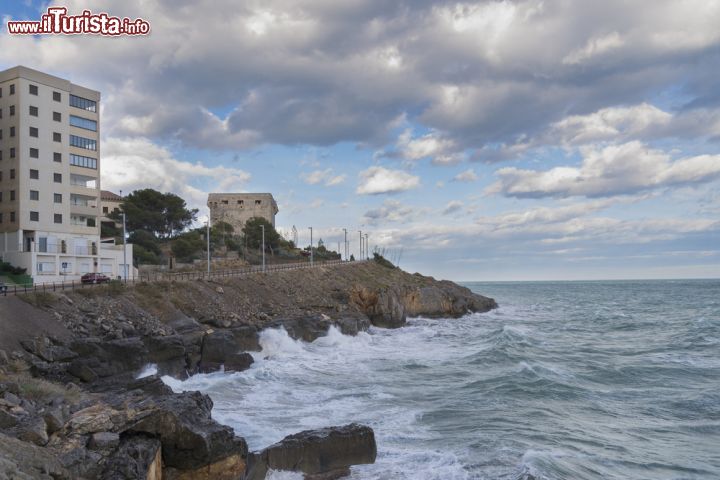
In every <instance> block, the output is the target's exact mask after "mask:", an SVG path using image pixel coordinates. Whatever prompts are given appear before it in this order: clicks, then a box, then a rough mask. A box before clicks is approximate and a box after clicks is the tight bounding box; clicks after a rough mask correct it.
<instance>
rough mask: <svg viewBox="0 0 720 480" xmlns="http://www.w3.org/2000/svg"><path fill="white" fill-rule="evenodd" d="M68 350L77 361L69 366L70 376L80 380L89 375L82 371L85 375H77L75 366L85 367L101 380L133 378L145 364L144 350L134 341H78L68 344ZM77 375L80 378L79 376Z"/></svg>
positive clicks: (78, 369)
mask: <svg viewBox="0 0 720 480" xmlns="http://www.w3.org/2000/svg"><path fill="white" fill-rule="evenodd" d="M70 349H71V350H72V351H74V352H75V353H77V354H78V355H80V357H81V358H79V359H76V360H74V361H73V362H72V363H71V365H70V368H71V369H73V370H70V373H71V374H72V375H74V376H76V377H78V378H81V379H83V380H84V378H83V377H85V378H88V377H92V375H90V374H89V373H88V372H87V370H86V369H84V368H83V369H82V370H85V372H81V369H80V368H79V365H84V366H85V367H88V368H89V369H90V370H92V372H93V373H94V374H95V375H97V376H98V377H101V378H104V377H110V376H116V375H121V374H133V373H134V372H136V371H138V370H140V368H142V366H144V365H145V364H147V363H148V351H147V348H146V347H145V344H144V343H143V342H142V340H141V339H140V338H138V337H132V338H122V339H119V340H110V341H103V340H100V339H98V338H82V339H77V340H75V341H74V342H72V344H71V345H70ZM74 364H75V366H73V365H74ZM73 371H74V372H75V373H73ZM81 374H82V375H83V377H81V376H80V375H81ZM85 381H93V380H85Z"/></svg>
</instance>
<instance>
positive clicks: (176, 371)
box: [145, 335, 187, 376]
mask: <svg viewBox="0 0 720 480" xmlns="http://www.w3.org/2000/svg"><path fill="white" fill-rule="evenodd" d="M145 344H146V345H147V349H148V360H149V361H150V362H151V363H154V364H156V365H157V368H158V371H159V372H160V373H161V374H167V375H173V376H178V375H181V374H184V373H185V370H186V367H187V365H186V364H185V353H186V351H185V342H184V339H183V337H182V336H180V335H167V336H155V337H147V338H146V339H145Z"/></svg>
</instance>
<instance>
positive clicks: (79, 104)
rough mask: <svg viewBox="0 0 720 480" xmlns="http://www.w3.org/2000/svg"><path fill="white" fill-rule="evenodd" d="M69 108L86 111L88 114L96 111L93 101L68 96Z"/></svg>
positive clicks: (95, 104)
mask: <svg viewBox="0 0 720 480" xmlns="http://www.w3.org/2000/svg"><path fill="white" fill-rule="evenodd" d="M70 106H71V107H75V108H80V109H82V110H87V111H88V112H96V111H97V103H96V102H95V101H93V100H89V99H87V98H83V97H78V96H75V95H70Z"/></svg>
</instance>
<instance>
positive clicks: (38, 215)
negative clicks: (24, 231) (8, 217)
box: [30, 212, 40, 222]
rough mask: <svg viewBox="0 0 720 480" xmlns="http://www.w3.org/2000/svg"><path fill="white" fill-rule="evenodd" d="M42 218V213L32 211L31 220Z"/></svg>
mask: <svg viewBox="0 0 720 480" xmlns="http://www.w3.org/2000/svg"><path fill="white" fill-rule="evenodd" d="M39 220H40V214H39V213H38V212H30V221H31V222H37V221H39Z"/></svg>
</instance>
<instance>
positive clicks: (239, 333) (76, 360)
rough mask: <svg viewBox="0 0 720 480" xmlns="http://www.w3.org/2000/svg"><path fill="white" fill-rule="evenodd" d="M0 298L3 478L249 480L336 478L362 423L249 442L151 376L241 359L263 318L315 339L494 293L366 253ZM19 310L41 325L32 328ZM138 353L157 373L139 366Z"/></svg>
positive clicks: (476, 302)
mask: <svg viewBox="0 0 720 480" xmlns="http://www.w3.org/2000/svg"><path fill="white" fill-rule="evenodd" d="M0 302H2V303H1V304H0V326H1V327H2V328H3V332H6V333H7V334H6V335H4V337H3V339H2V340H0V348H2V350H0V479H2V478H18V479H24V478H48V479H51V478H52V479H56V480H57V479H65V478H67V479H77V478H85V479H91V478H100V479H153V480H154V479H160V478H164V479H185V480H195V479H221V480H222V479H253V480H257V479H262V478H265V474H266V472H267V471H268V470H270V469H274V470H293V471H298V472H302V473H303V474H304V475H305V478H307V479H315V480H320V479H331V478H340V477H342V476H344V475H347V474H348V473H349V468H350V466H351V465H357V464H362V463H373V462H374V461H375V456H376V453H377V446H376V444H375V438H374V434H373V432H372V429H370V428H369V427H367V426H362V425H356V424H351V425H345V426H338V427H329V428H326V429H320V430H313V431H305V432H300V433H298V434H295V435H291V436H289V437H287V438H285V439H284V440H282V441H280V442H278V443H276V444H274V445H271V446H269V447H267V448H266V449H264V450H262V451H260V452H249V451H248V447H247V444H246V443H245V440H244V439H243V438H242V437H239V436H237V435H236V434H235V432H233V430H232V429H231V428H230V427H227V426H223V425H220V424H218V423H217V422H215V421H214V420H213V419H212V417H211V411H212V406H213V404H212V400H211V399H210V398H209V397H208V396H207V395H204V394H202V393H199V392H185V393H180V394H176V393H173V392H172V391H171V390H170V388H169V387H167V386H166V385H165V384H164V383H163V382H162V381H161V380H160V376H161V375H171V376H173V377H176V378H181V379H183V378H187V376H188V375H193V374H195V373H199V372H213V371H217V370H219V369H221V368H224V370H225V371H242V370H245V369H247V368H249V367H250V366H251V364H252V362H253V357H252V355H251V354H250V353H248V352H257V351H261V346H260V343H259V332H261V331H262V330H263V329H266V328H281V327H282V328H284V329H285V330H286V331H287V332H288V334H289V335H290V336H291V337H292V338H294V339H301V340H304V341H307V342H312V341H313V340H315V339H317V338H318V337H320V336H324V335H326V334H327V332H328V330H329V329H330V328H331V327H332V326H334V327H336V328H338V329H339V330H340V331H342V333H344V334H346V335H356V334H357V333H358V332H361V331H364V330H367V329H368V328H370V326H371V325H374V326H377V327H381V328H398V327H401V326H403V325H404V324H405V322H406V319H407V318H408V317H415V316H425V317H459V316H462V315H465V314H467V313H469V312H484V311H488V310H490V309H492V308H495V307H496V306H497V305H496V304H495V302H494V300H492V299H489V298H486V297H482V296H479V295H476V294H473V293H472V292H470V291H469V290H468V289H466V288H464V287H460V286H458V285H456V284H454V283H452V282H447V281H437V280H435V279H433V278H431V277H425V276H422V275H419V274H409V273H406V272H403V271H402V270H399V269H396V268H388V267H387V266H384V265H381V264H378V263H375V262H367V263H358V264H356V265H351V266H343V267H340V268H337V267H325V268H318V269H308V270H295V271H287V272H278V273H274V274H268V275H260V274H258V275H255V276H250V277H243V278H225V279H221V280H213V281H195V282H177V283H176V282H173V283H166V284H140V285H137V286H136V287H132V288H126V287H123V286H108V287H101V288H94V289H87V290H80V291H76V292H72V293H52V294H51V293H48V294H33V295H29V296H28V297H27V298H24V299H16V298H5V299H0ZM28 303H29V304H31V305H32V307H31V308H30V309H28ZM27 322H34V323H33V325H39V327H38V328H34V329H33V330H34V332H33V335H28V332H27V331H26V330H23V328H21V327H22V325H26V324H27ZM149 364H153V365H155V366H156V369H157V373H156V374H154V375H149V376H147V377H145V378H140V379H138V378H137V377H138V374H139V373H140V372H141V371H142V370H143V368H144V367H146V366H147V365H149Z"/></svg>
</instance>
